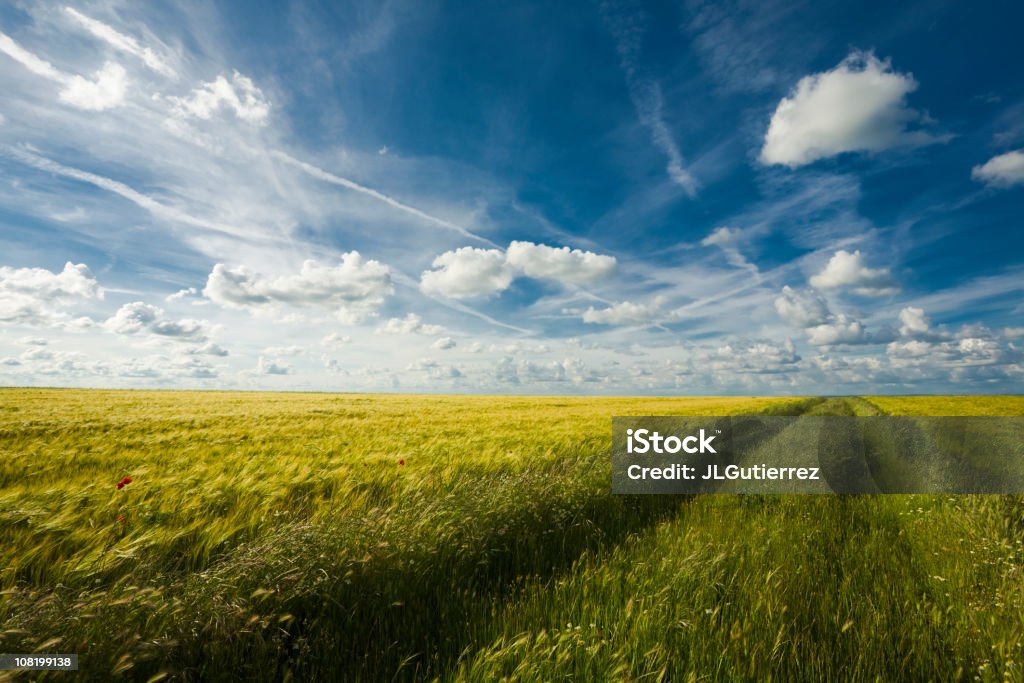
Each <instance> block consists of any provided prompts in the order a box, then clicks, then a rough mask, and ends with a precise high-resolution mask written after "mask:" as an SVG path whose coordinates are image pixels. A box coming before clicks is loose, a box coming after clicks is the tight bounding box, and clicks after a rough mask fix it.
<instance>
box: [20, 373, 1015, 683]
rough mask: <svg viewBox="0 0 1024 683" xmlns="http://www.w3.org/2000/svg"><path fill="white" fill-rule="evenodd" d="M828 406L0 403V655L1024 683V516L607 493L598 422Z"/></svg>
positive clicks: (917, 500)
mask: <svg viewBox="0 0 1024 683" xmlns="http://www.w3.org/2000/svg"><path fill="white" fill-rule="evenodd" d="M836 400H840V399H836ZM832 405H833V404H831V403H828V402H824V403H823V402H822V401H821V400H815V399H801V398H692V399H691V398H539V397H496V396H490V397H487V396H480V397H464V396H463V397H460V396H401V395H386V396H385V395H355V394H352V395H346V394H279V393H227V392H223V393H216V392H135V391H99V390H47V389H38V390H35V389H33V390H30V389H9V390H0V453H2V458H0V554H2V557H0V591H2V592H0V652H61V653H78V654H80V671H79V673H78V674H77V677H78V678H81V679H83V680H112V679H117V678H123V679H124V680H143V681H149V680H151V681H157V680H182V681H193V680H229V679H238V678H242V679H251V680H296V681H309V680H474V681H477V680H478V681H485V680H486V681H490V680H496V679H506V680H530V681H550V680H580V681H585V680H602V679H603V680H682V681H688V680H693V681H698V680H737V679H757V680H780V681H789V680H807V681H822V680H837V681H839V680H842V681H849V680H854V681H858V680H863V681H868V680H871V681H874V680H886V681H891V680H951V679H952V680H956V679H962V680H984V681H1001V680H1024V674H1022V671H1024V669H1022V665H1021V658H1022V656H1024V653H1022V647H1024V576H1022V569H1024V545H1022V544H1024V504H1022V502H1021V499H1020V498H1018V497H1016V496H923V495H916V496H910V495H901V496H895V495H890V496H821V497H800V496H749V495H748V496H696V497H693V496H686V497H683V496H635V497H634V496H613V495H611V494H610V484H609V481H610V460H609V457H608V448H609V444H610V437H611V416H612V415H623V416H625V415H659V414H662V415H672V414H675V415H730V414H742V413H769V414H780V415H784V414H802V413H807V412H814V411H821V410H826V411H827V410H830V409H831V408H830V406H832ZM843 405H844V406H846V407H847V408H849V409H850V410H851V411H852V412H856V413H864V414H879V413H890V414H919V415H927V414H936V415H940V414H960V415H1024V398H1022V397H1005V396H1003V397H899V398H883V397H868V398H864V399H855V400H844V401H843ZM5 675H6V676H8V677H10V676H11V675H10V674H9V673H6V674H5V673H4V672H0V680H3V677H4V676H5ZM63 675H66V674H60V673H53V674H38V678H39V679H40V680H51V679H52V680H59V679H60V678H61V676H63Z"/></svg>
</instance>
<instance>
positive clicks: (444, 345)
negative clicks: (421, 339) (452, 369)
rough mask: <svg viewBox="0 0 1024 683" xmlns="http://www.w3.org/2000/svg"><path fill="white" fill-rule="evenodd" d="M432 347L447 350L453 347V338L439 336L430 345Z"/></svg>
mask: <svg viewBox="0 0 1024 683" xmlns="http://www.w3.org/2000/svg"><path fill="white" fill-rule="evenodd" d="M430 348H432V349H438V350H439V351H447V350H448V349H454V348H455V340H454V339H452V338H451V337H441V338H440V339H438V340H437V341H435V342H434V343H433V344H431V345H430Z"/></svg>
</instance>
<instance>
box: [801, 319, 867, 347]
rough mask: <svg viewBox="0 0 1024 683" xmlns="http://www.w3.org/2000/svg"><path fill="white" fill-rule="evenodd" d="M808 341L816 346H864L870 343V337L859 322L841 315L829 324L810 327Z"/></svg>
mask: <svg viewBox="0 0 1024 683" xmlns="http://www.w3.org/2000/svg"><path fill="white" fill-rule="evenodd" d="M807 341H809V342H810V343H812V344H814V345H815V346H833V345H836V344H863V343H866V342H867V341H868V336H867V332H866V330H865V329H864V326H863V325H862V324H861V322H860V321H859V320H853V319H850V318H847V317H846V316H845V315H843V314H842V313H840V314H839V315H837V316H835V317H834V318H833V319H832V320H831V321H829V322H827V323H823V324H820V325H815V326H813V327H808V328H807Z"/></svg>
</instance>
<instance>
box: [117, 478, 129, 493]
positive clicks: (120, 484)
mask: <svg viewBox="0 0 1024 683" xmlns="http://www.w3.org/2000/svg"><path fill="white" fill-rule="evenodd" d="M130 483H132V478H131V477H125V478H124V479H122V480H121V481H119V482H117V490H118V491H120V490H121V489H123V488H124V487H125V486H127V485H128V484H130Z"/></svg>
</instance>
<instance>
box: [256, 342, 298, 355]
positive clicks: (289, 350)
mask: <svg viewBox="0 0 1024 683" xmlns="http://www.w3.org/2000/svg"><path fill="white" fill-rule="evenodd" d="M305 350H306V349H305V348H303V347H301V346H296V345H294V344H293V345H291V346H268V347H267V348H265V349H263V353H264V354H266V355H268V356H299V355H301V354H302V353H304V352H305Z"/></svg>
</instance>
